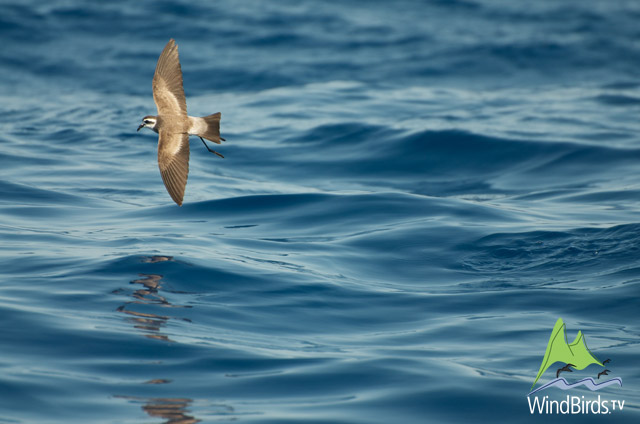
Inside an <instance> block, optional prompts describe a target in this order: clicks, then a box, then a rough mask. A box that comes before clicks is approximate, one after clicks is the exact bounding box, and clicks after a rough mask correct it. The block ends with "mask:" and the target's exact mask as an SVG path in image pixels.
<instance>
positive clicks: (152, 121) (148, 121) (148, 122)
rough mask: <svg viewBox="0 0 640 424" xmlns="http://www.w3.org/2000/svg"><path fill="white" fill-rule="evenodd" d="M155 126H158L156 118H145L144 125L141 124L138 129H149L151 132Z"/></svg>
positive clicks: (143, 119)
mask: <svg viewBox="0 0 640 424" xmlns="http://www.w3.org/2000/svg"><path fill="white" fill-rule="evenodd" d="M155 126H156V117H155V116H145V117H144V118H142V124H140V126H139V127H138V131H140V130H141V129H142V128H149V129H150V130H153V129H154V127H155Z"/></svg>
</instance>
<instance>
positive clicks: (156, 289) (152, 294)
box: [118, 256, 190, 341]
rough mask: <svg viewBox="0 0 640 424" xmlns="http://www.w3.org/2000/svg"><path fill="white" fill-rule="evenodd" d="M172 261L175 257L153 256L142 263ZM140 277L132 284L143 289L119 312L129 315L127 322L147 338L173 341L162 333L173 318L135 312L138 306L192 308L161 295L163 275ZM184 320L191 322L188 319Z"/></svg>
mask: <svg viewBox="0 0 640 424" xmlns="http://www.w3.org/2000/svg"><path fill="white" fill-rule="evenodd" d="M172 260H173V257H171V256H151V257H147V258H144V259H143V260H142V262H145V263H156V262H166V261H172ZM139 277H140V278H138V279H136V280H133V281H131V284H134V285H140V286H141V287H139V288H137V289H136V290H134V291H133V293H131V295H130V296H131V298H132V300H131V301H129V302H126V303H125V304H124V305H121V306H120V307H118V312H122V313H124V314H127V315H128V319H127V320H128V321H129V322H131V323H132V324H133V327H134V328H135V329H137V330H141V331H142V332H144V333H145V337H148V338H151V339H158V340H165V341H172V340H171V339H170V338H169V336H168V335H166V334H163V333H162V328H163V327H165V326H166V324H167V322H168V321H169V320H170V319H171V318H172V317H171V316H168V315H164V314H162V315H161V314H157V313H153V312H142V311H137V310H135V309H136V306H138V305H141V306H142V305H144V306H159V307H165V308H190V306H181V305H174V304H172V303H171V302H169V300H167V298H166V297H165V296H163V295H162V294H161V289H162V275H161V274H139ZM144 306H143V307H144ZM183 320H185V321H189V320H188V319H183Z"/></svg>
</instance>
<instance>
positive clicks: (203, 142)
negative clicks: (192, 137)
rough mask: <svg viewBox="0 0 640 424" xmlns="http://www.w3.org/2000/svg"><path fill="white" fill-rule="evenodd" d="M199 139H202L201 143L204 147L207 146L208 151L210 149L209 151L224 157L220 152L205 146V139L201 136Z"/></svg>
mask: <svg viewBox="0 0 640 424" xmlns="http://www.w3.org/2000/svg"><path fill="white" fill-rule="evenodd" d="M198 138H199V139H200V140H202V144H204V147H206V148H207V150H208V151H210V152H211V153H215V154H216V155H218V156H220V157H221V158H223V159H224V156H222V155H221V154H220V153H218V152H216V151H215V150H211V148H210V147H209V146H207V143H205V141H204V140H203V139H202V137H198Z"/></svg>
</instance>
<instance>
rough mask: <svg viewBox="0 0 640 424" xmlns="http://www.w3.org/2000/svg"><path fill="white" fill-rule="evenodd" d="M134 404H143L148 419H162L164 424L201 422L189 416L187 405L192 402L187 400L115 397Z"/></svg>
mask: <svg viewBox="0 0 640 424" xmlns="http://www.w3.org/2000/svg"><path fill="white" fill-rule="evenodd" d="M116 397H117V398H121V399H126V400H129V401H134V402H140V401H142V402H144V404H143V405H142V410H143V411H144V412H146V413H147V414H148V415H149V416H150V417H153V418H162V419H164V420H166V421H164V424H193V423H199V422H200V421H201V420H199V419H197V418H195V417H193V416H191V415H189V410H188V408H189V405H190V404H191V403H192V402H193V400H192V399H187V398H149V399H143V398H138V397H134V396H116Z"/></svg>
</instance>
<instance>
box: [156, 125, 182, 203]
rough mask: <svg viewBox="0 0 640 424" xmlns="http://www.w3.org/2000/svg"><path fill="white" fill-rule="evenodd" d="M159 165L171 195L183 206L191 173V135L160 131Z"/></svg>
mask: <svg viewBox="0 0 640 424" xmlns="http://www.w3.org/2000/svg"><path fill="white" fill-rule="evenodd" d="M158 166H159V167H160V175H162V181H164V186H165V187H166V188H167V191H168V192H169V195H170V196H171V198H172V199H173V201H174V202H176V203H177V204H178V205H179V206H182V199H183V197H184V189H185V187H186V186H187V176H188V174H189V135H188V134H176V133H167V132H164V131H160V138H159V139H158Z"/></svg>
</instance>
